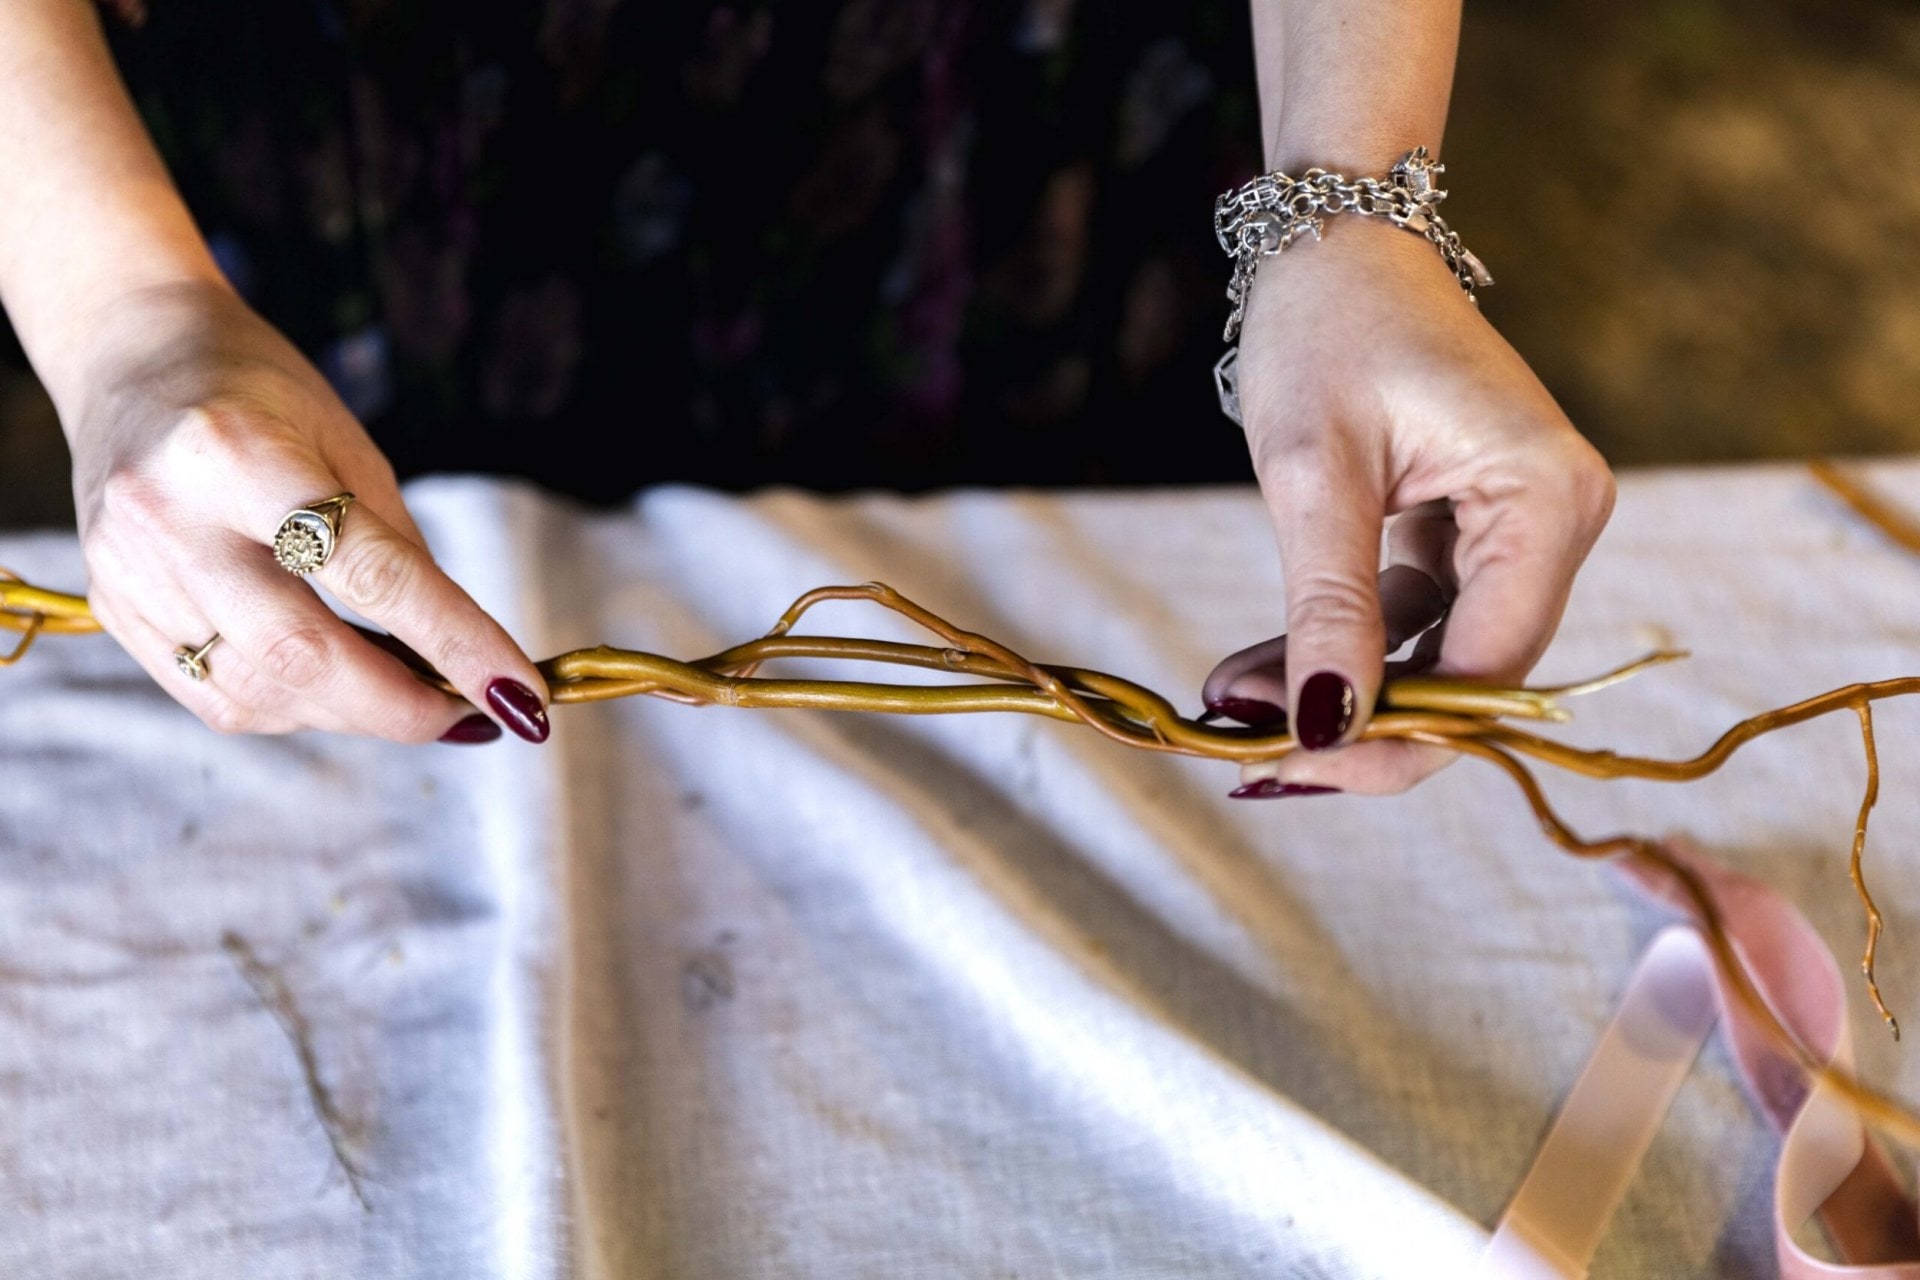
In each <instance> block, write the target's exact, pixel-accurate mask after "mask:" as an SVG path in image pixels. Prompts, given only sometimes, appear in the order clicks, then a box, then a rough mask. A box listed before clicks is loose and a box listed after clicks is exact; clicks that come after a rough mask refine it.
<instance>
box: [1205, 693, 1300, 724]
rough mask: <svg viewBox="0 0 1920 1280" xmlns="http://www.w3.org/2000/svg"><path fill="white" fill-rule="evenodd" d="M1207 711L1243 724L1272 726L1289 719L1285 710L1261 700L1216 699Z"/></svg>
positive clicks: (1208, 705)
mask: <svg viewBox="0 0 1920 1280" xmlns="http://www.w3.org/2000/svg"><path fill="white" fill-rule="evenodd" d="M1207 710H1209V711H1211V712H1214V713H1215V714H1216V715H1223V716H1226V717H1227V718H1229V719H1232V720H1238V721H1239V722H1240V723H1241V724H1254V725H1259V724H1272V723H1274V721H1276V720H1285V719H1286V718H1287V713H1286V709H1285V708H1283V707H1276V706H1274V705H1273V704H1272V703H1271V702H1263V701H1261V700H1260V699H1259V698H1215V699H1214V700H1213V701H1212V702H1209V703H1208V704H1207Z"/></svg>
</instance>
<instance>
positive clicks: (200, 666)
mask: <svg viewBox="0 0 1920 1280" xmlns="http://www.w3.org/2000/svg"><path fill="white" fill-rule="evenodd" d="M219 643H220V633H219V632H218V631H216V632H214V633H213V639H211V640H209V641H207V642H206V643H205V644H203V645H201V646H200V647H199V648H198V649H195V648H194V647H192V646H191V645H184V644H183V645H181V646H180V647H179V648H178V649H175V650H174V651H173V665H175V666H176V667H179V668H180V674H181V675H183V676H185V677H186V678H187V679H189V680H205V679H206V678H207V651H208V650H209V649H211V648H213V646H215V645H217V644H219Z"/></svg>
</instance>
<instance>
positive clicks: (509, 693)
mask: <svg viewBox="0 0 1920 1280" xmlns="http://www.w3.org/2000/svg"><path fill="white" fill-rule="evenodd" d="M487 705H488V706H490V707H492V708H493V709H494V710H495V711H497V712H499V713H500V718H501V719H502V720H504V721H506V722H507V728H509V729H511V730H513V731H514V732H515V733H517V734H519V735H520V736H521V737H523V738H525V739H526V740H527V741H528V742H545V741H546V740H547V735H548V734H549V733H551V732H553V726H552V725H550V724H548V723H547V709H546V708H545V707H543V706H541V705H540V695H539V694H537V693H535V692H534V691H533V690H531V689H529V688H527V686H525V685H523V684H521V683H520V682H519V681H518V680H509V679H507V678H506V677H505V676H501V677H500V678H499V679H497V680H495V681H494V682H493V683H492V684H490V685H488V686H487Z"/></svg>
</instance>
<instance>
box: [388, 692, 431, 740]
mask: <svg viewBox="0 0 1920 1280" xmlns="http://www.w3.org/2000/svg"><path fill="white" fill-rule="evenodd" d="M445 720H446V712H445V710H444V709H443V708H442V707H441V706H440V705H439V703H438V702H437V701H436V700H435V699H432V698H416V699H409V700H408V701H407V702H406V704H405V705H404V706H399V707H395V708H393V709H392V711H391V713H390V716H389V718H388V719H387V720H386V722H385V723H383V724H382V725H381V726H380V727H379V729H378V730H377V732H378V734H379V736H380V737H382V738H385V739H387V740H388V741H389V742H401V743H406V744H409V745H414V746H417V745H419V744H421V743H424V742H432V741H433V740H435V739H436V738H438V737H439V736H440V734H441V733H442V732H443V730H444V728H445V723H444V722H445Z"/></svg>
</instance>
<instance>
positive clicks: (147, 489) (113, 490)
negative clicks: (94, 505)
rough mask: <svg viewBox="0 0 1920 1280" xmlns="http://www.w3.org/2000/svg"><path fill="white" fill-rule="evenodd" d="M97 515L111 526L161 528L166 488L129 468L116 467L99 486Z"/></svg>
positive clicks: (164, 513) (148, 476)
mask: <svg viewBox="0 0 1920 1280" xmlns="http://www.w3.org/2000/svg"><path fill="white" fill-rule="evenodd" d="M100 514H101V515H102V516H104V517H106V519H107V520H108V521H109V522H110V523H114V524H120V523H129V524H135V525H143V526H147V527H162V526H164V524H165V522H166V486H165V485H163V484H162V483H161V482H160V481H159V479H158V478H157V477H155V476H152V475H149V474H147V473H146V472H145V471H142V470H139V469H136V468H133V467H117V468H115V469H114V470H112V471H110V472H108V473H107V476H106V478H105V479H104V480H102V481H101V482H100Z"/></svg>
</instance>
